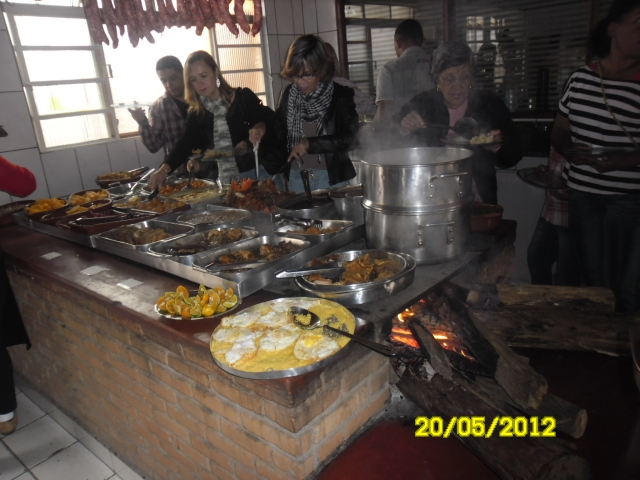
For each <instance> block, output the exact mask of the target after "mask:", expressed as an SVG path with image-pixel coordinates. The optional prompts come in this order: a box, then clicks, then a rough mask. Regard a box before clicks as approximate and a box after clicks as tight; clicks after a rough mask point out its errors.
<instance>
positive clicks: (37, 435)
mask: <svg viewBox="0 0 640 480" xmlns="http://www.w3.org/2000/svg"><path fill="white" fill-rule="evenodd" d="M2 441H3V442H4V443H5V445H7V447H9V448H10V449H11V451H12V452H13V453H14V454H15V455H16V456H17V457H18V458H19V459H20V460H21V461H22V463H24V464H25V465H26V466H27V468H30V469H31V468H33V467H34V466H36V465H38V464H39V463H41V462H43V461H44V460H46V459H47V458H49V457H50V456H51V455H53V454H54V453H55V452H57V451H59V450H61V449H63V448H66V447H68V446H69V445H71V444H72V443H74V442H75V441H76V440H75V438H73V437H72V436H71V435H69V434H68V433H67V432H66V431H65V429H64V428H62V427H61V426H60V425H58V424H57V423H56V422H55V420H53V419H52V418H51V417H49V416H45V417H42V418H39V419H38V420H36V421H35V422H32V423H30V424H29V425H27V426H26V427H24V428H22V429H20V430H18V431H17V432H14V433H12V434H11V435H9V436H7V437H5V438H4V439H3V440H2Z"/></svg>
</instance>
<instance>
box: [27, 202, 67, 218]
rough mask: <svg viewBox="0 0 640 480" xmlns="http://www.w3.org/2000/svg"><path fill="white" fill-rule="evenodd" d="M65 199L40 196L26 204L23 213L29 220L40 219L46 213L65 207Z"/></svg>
mask: <svg viewBox="0 0 640 480" xmlns="http://www.w3.org/2000/svg"><path fill="white" fill-rule="evenodd" d="M67 205H68V204H67V201H66V200H63V199H61V198H41V199H39V200H37V201H35V202H33V203H32V204H31V205H27V206H26V207H25V209H24V213H25V215H26V216H27V218H29V219H31V220H40V219H41V218H42V217H43V216H44V215H46V214H47V213H54V212H56V211H58V210H62V209H64V208H66V207H67Z"/></svg>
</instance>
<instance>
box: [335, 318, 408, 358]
mask: <svg viewBox="0 0 640 480" xmlns="http://www.w3.org/2000/svg"><path fill="white" fill-rule="evenodd" d="M324 328H326V329H327V330H331V331H332V332H335V333H339V334H340V335H343V336H345V337H349V338H350V339H352V340H353V341H355V342H357V343H359V344H361V345H364V346H365V347H367V348H370V349H371V350H373V351H374V352H377V353H379V354H381V355H384V356H385V357H397V356H398V351H397V350H396V349H395V348H393V347H389V346H387V345H382V344H381V343H376V342H372V341H371V340H367V339H365V338H362V337H358V336H356V335H352V334H350V333H347V332H343V331H342V330H338V329H337V328H333V327H330V326H329V325H324Z"/></svg>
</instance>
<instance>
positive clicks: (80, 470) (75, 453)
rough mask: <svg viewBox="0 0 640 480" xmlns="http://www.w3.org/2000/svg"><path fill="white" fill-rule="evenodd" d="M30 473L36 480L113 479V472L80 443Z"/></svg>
mask: <svg viewBox="0 0 640 480" xmlns="http://www.w3.org/2000/svg"><path fill="white" fill-rule="evenodd" d="M31 471H32V472H33V474H34V475H35V476H36V477H37V478H38V480H72V479H82V480H106V479H108V478H110V477H113V470H111V469H110V468H109V467H107V466H106V465H105V464H104V463H102V462H101V461H100V460H99V459H98V457H96V456H95V455H93V454H92V453H91V452H90V451H89V450H87V448H86V447H85V446H84V445H82V444H81V443H75V444H73V445H71V446H70V447H69V448H65V449H64V450H63V451H61V452H59V453H57V454H56V455H54V456H53V457H51V458H49V459H48V460H47V461H45V462H42V463H41V464H40V465H38V466H37V467H35V468H33V469H31Z"/></svg>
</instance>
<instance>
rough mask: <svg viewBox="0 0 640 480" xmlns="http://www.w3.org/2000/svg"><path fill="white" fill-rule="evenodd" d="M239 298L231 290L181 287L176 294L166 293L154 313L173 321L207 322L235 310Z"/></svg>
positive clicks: (158, 302)
mask: <svg viewBox="0 0 640 480" xmlns="http://www.w3.org/2000/svg"><path fill="white" fill-rule="evenodd" d="M237 306H238V297H237V296H236V295H235V294H234V293H233V290H232V289H231V288H229V289H227V290H225V289H224V288H222V287H214V288H207V287H205V286H204V285H200V286H199V287H198V290H187V289H186V287H184V286H182V285H180V286H179V287H178V288H177V289H176V291H175V292H166V293H165V294H164V295H163V296H161V297H160V298H159V299H158V301H157V302H156V304H155V306H154V311H155V312H156V313H157V314H158V315H161V316H163V317H165V318H170V319H172V320H206V319H208V318H213V317H217V316H219V315H222V314H225V313H228V312H230V311H231V310H234V309H235V308H236V307H237Z"/></svg>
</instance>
